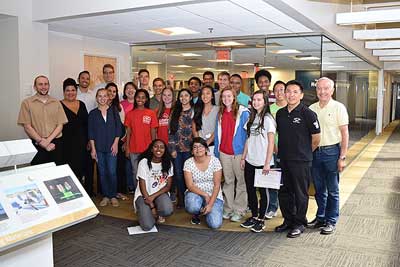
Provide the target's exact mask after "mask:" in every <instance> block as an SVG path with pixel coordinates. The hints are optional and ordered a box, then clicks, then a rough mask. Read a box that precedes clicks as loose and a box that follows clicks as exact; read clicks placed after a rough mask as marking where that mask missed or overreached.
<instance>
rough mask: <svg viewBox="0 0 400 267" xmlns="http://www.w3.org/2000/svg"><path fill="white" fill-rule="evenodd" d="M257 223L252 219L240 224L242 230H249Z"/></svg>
mask: <svg viewBox="0 0 400 267" xmlns="http://www.w3.org/2000/svg"><path fill="white" fill-rule="evenodd" d="M256 223H257V220H256V219H255V218H253V217H250V218H248V219H247V220H246V221H245V222H244V223H242V224H240V226H241V227H243V228H247V229H249V228H251V227H253V226H254V225H255V224H256Z"/></svg>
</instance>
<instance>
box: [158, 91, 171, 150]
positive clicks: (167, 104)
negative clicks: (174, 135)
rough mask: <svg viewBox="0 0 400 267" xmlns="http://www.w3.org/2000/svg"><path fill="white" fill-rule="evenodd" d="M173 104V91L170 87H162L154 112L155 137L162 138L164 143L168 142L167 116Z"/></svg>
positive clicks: (168, 116) (169, 114)
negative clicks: (159, 99) (155, 118)
mask: <svg viewBox="0 0 400 267" xmlns="http://www.w3.org/2000/svg"><path fill="white" fill-rule="evenodd" d="M174 104H175V98H174V91H173V90H172V89H171V88H164V90H162V92H161V101H160V105H159V107H158V109H157V111H156V114H157V118H158V128H157V138H158V139H161V140H163V141H164V142H165V143H166V144H168V130H169V118H170V116H171V109H172V107H173V106H174Z"/></svg>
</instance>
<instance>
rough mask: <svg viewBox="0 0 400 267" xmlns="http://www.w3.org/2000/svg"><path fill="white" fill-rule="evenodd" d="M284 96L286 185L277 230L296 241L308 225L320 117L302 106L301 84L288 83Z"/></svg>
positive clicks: (281, 147) (281, 125)
mask: <svg viewBox="0 0 400 267" xmlns="http://www.w3.org/2000/svg"><path fill="white" fill-rule="evenodd" d="M285 95H286V99H287V106H286V107H284V108H281V109H280V110H279V111H278V112H277V114H276V122H277V131H278V133H279V140H278V155H279V158H280V160H281V168H282V184H283V185H282V186H281V188H280V190H279V205H280V208H281V211H282V215H283V218H284V221H283V224H282V225H280V226H277V227H276V228H275V231H276V232H283V231H286V230H290V231H289V233H288V235H287V236H288V237H291V238H294V237H298V236H300V235H301V233H302V232H303V231H304V229H305V226H306V225H307V218H306V214H307V208H308V187H309V185H310V181H311V162H312V159H313V154H312V152H313V151H314V150H315V149H316V148H317V147H318V144H319V140H320V127H319V122H318V119H317V115H316V114H315V113H314V112H313V111H311V110H310V109H309V108H308V107H307V106H305V105H304V104H303V103H301V99H303V96H304V94H303V86H302V85H301V84H300V83H299V82H297V81H295V80H293V81H289V82H288V83H287V84H286V88H285Z"/></svg>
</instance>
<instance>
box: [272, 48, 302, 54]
mask: <svg viewBox="0 0 400 267" xmlns="http://www.w3.org/2000/svg"><path fill="white" fill-rule="evenodd" d="M270 52H271V53H274V54H300V53H302V52H301V51H299V50H296V49H281V50H272V51H270Z"/></svg>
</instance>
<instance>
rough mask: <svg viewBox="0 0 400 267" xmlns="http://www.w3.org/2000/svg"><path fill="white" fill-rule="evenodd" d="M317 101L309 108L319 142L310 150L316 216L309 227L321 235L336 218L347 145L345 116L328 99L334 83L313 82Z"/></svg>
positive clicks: (343, 110) (332, 227) (331, 228)
mask: <svg viewBox="0 0 400 267" xmlns="http://www.w3.org/2000/svg"><path fill="white" fill-rule="evenodd" d="M316 87H317V97H318V100H319V101H318V102H317V103H314V104H312V105H311V106H310V109H311V110H312V111H314V112H315V113H317V115H318V120H319V123H320V126H321V141H320V145H319V147H318V148H317V149H316V150H315V151H314V153H313V154H314V155H313V162H312V176H313V181H314V186H315V199H316V201H317V205H318V210H317V216H316V218H315V220H314V221H312V222H311V223H310V224H309V226H310V227H312V228H320V229H321V234H325V235H328V234H332V233H333V232H334V231H335V226H336V222H337V220H338V218H339V172H341V171H342V170H343V169H344V167H345V160H346V153H347V148H348V143H349V130H348V124H349V115H348V113H347V110H346V107H345V106H344V105H343V104H342V103H340V102H338V101H336V100H334V99H332V95H333V92H334V82H333V81H332V80H331V79H329V78H326V77H322V78H320V79H319V80H318V81H317V85H316Z"/></svg>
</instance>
